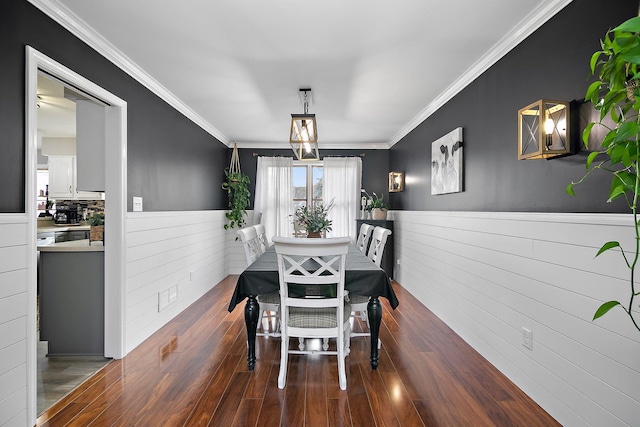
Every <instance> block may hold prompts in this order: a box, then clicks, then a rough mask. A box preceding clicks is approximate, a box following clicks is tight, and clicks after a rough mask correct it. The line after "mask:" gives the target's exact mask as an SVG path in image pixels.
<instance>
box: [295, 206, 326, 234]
mask: <svg viewBox="0 0 640 427" xmlns="http://www.w3.org/2000/svg"><path fill="white" fill-rule="evenodd" d="M332 208H333V200H332V201H331V202H330V203H329V204H328V205H324V204H323V203H320V202H317V203H314V204H312V205H311V207H309V206H306V205H302V206H300V207H298V208H297V209H296V211H295V213H294V215H293V216H294V218H293V220H294V223H295V224H294V225H295V228H296V229H302V230H306V232H307V237H323V236H324V234H325V233H326V232H327V231H331V220H330V219H329V218H328V215H329V211H331V209H332Z"/></svg>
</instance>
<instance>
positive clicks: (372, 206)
mask: <svg viewBox="0 0 640 427" xmlns="http://www.w3.org/2000/svg"><path fill="white" fill-rule="evenodd" d="M362 193H364V194H366V197H367V202H366V207H365V209H366V210H367V211H370V212H371V219H387V211H388V210H389V208H390V205H389V204H388V203H385V202H384V201H383V200H382V199H383V197H384V194H382V193H380V197H378V195H377V194H376V193H373V197H371V196H370V195H369V193H367V191H366V190H365V189H362Z"/></svg>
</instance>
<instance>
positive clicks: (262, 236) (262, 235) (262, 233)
mask: <svg viewBox="0 0 640 427" xmlns="http://www.w3.org/2000/svg"><path fill="white" fill-rule="evenodd" d="M253 228H255V229H256V234H257V235H258V241H259V242H260V250H261V251H262V253H265V252H266V251H267V248H269V242H268V241H267V231H266V230H265V228H264V225H263V224H255V225H254V226H253Z"/></svg>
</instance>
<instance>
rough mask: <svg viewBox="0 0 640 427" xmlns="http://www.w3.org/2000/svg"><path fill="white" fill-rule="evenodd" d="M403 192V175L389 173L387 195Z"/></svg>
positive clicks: (400, 173)
mask: <svg viewBox="0 0 640 427" xmlns="http://www.w3.org/2000/svg"><path fill="white" fill-rule="evenodd" d="M400 191H404V174H403V173H402V172H389V193H398V192H400Z"/></svg>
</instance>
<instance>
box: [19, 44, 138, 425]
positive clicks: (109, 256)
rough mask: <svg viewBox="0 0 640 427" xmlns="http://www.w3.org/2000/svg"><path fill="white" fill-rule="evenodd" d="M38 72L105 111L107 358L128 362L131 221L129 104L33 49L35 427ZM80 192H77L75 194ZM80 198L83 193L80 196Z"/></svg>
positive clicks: (29, 67) (29, 195) (33, 388)
mask: <svg viewBox="0 0 640 427" xmlns="http://www.w3.org/2000/svg"><path fill="white" fill-rule="evenodd" d="M38 73H46V74H47V75H48V76H52V77H53V78H55V79H57V80H59V81H62V82H64V83H65V84H68V85H69V86H70V87H72V88H76V89H77V90H78V91H80V92H81V93H83V94H86V95H87V96H89V97H93V98H96V99H98V100H101V101H103V102H104V103H105V104H107V105H108V106H107V107H105V114H104V121H105V132H104V137H105V139H104V152H103V153H99V154H97V155H96V156H95V157H96V159H95V160H96V162H99V163H100V164H101V166H102V167H103V168H104V170H108V171H109V174H105V181H104V190H103V191H104V194H105V197H104V213H105V216H107V217H108V226H107V227H105V231H104V241H107V242H108V245H105V246H104V355H103V356H104V357H108V358H116V359H119V358H122V357H123V356H124V353H125V346H124V283H125V278H126V275H125V258H124V256H125V249H124V248H125V237H126V234H125V216H126V178H127V172H126V144H127V140H126V129H127V121H126V120H127V119H126V116H127V104H126V102H125V101H123V100H122V99H120V98H118V97H116V96H115V95H113V94H112V93H110V92H108V91H106V90H105V89H103V88H101V87H100V86H98V85H96V84H94V83H92V82H91V81H89V80H87V79H86V78H84V77H82V76H80V75H79V74H77V73H75V72H73V71H72V70H70V69H68V68H66V67H65V66H63V65H62V64H60V63H58V62H56V61H54V60H52V59H51V58H49V57H47V56H46V55H44V54H42V53H41V52H38V51H37V50H35V49H33V48H32V47H30V46H27V47H26V90H25V97H26V99H25V106H26V132H25V136H26V138H25V153H26V168H25V183H26V185H25V211H26V213H27V217H28V226H27V228H28V231H29V239H28V244H27V256H28V260H27V261H28V268H27V283H28V285H27V298H28V311H27V324H28V329H27V395H28V406H27V410H28V423H29V424H30V425H34V424H35V419H36V414H37V398H36V396H37V382H38V376H37V345H38V332H37V315H38V298H37V297H38V289H37V271H36V269H37V250H36V237H37V216H38V209H37V208H38V206H37V198H38V194H39V191H38V188H37V165H38V156H37V154H38V114H37V109H38V105H37V104H38V84H37V83H38ZM73 190H74V189H72V191H73ZM75 196H77V194H76V195H75Z"/></svg>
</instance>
